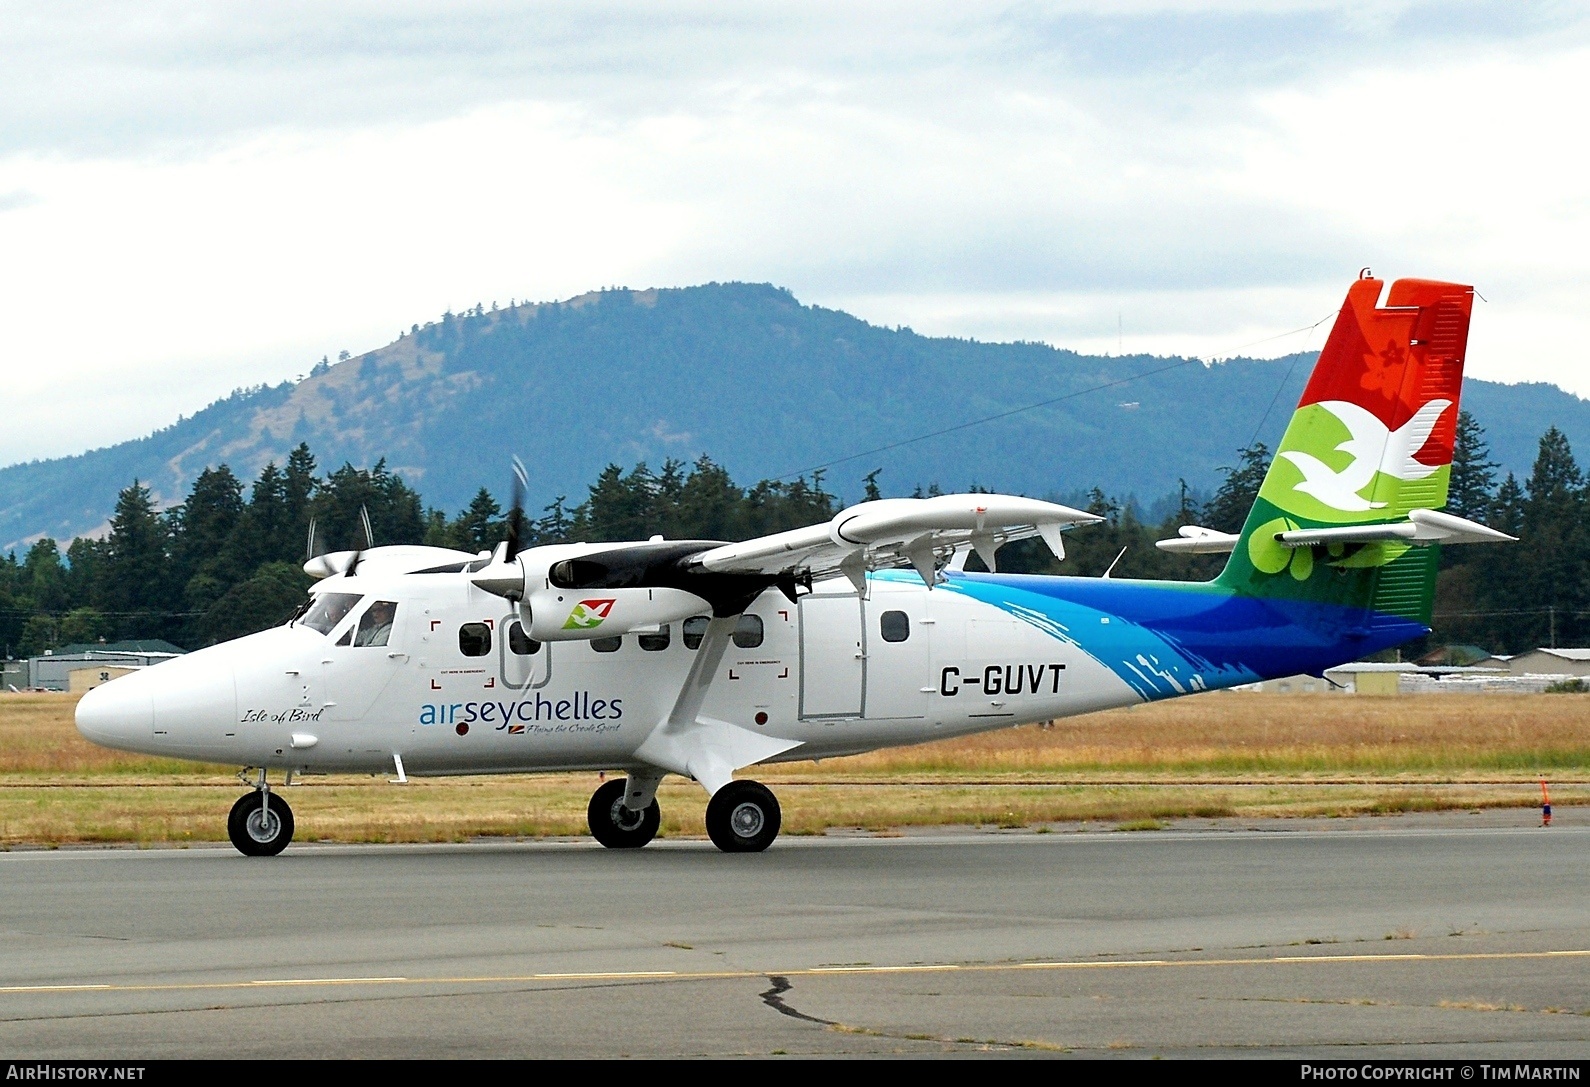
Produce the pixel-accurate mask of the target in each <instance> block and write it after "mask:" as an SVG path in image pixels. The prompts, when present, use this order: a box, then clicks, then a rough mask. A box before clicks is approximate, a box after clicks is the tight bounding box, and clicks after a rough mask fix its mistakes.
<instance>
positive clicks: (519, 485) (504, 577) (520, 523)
mask: <svg viewBox="0 0 1590 1087" xmlns="http://www.w3.org/2000/svg"><path fill="white" fill-rule="evenodd" d="M529 486H530V474H529V473H528V472H526V471H525V466H524V461H522V460H520V459H519V458H518V457H514V458H513V501H512V504H511V505H510V506H509V507H508V538H507V539H506V540H504V541H503V542H502V543H500V544H498V545H497V550H496V552H495V553H494V554H493V555H492V556H491V563H490V564H489V565H488V566H487V567H486V568H485V569H484V570H482V571H481V572H480V575H479V576H478V577H475V578H473V579H471V580H473V581H474V583H475V584H476V585H478V586H479V587H480V588H482V589H485V590H486V591H487V592H488V593H496V594H497V595H498V596H502V597H506V598H507V599H509V600H516V601H519V600H523V599H524V570H523V569H522V568H521V567H520V566H519V564H518V563H517V562H515V561H514V560H515V559H516V558H518V556H519V552H521V551H523V550H524V537H525V525H524V495H525V491H526V490H527V489H528V488H529ZM504 567H511V568H510V569H504ZM526 622H527V623H528V619H526Z"/></svg>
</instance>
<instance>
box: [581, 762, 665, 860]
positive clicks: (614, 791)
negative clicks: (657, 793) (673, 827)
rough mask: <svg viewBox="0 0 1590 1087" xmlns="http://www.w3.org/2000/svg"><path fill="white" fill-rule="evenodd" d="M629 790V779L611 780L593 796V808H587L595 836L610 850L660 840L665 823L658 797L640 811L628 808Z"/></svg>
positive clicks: (587, 818)
mask: <svg viewBox="0 0 1590 1087" xmlns="http://www.w3.org/2000/svg"><path fill="white" fill-rule="evenodd" d="M628 788H629V779H628V778H619V779H617V780H615V781H609V782H608V783H607V784H606V785H603V786H602V787H601V788H600V789H598V790H596V792H595V793H593V794H592V795H591V806H590V807H588V808H586V809H585V821H586V822H587V823H589V824H590V827H591V837H593V838H595V839H596V840H597V841H599V842H601V843H602V844H603V845H605V846H607V848H609V849H639V848H640V847H641V846H643V845H645V844H646V843H647V842H649V841H651V840H652V839H653V838H655V837H657V826H658V824H660V823H661V822H662V813H661V812H660V811H659V810H658V808H657V801H656V799H655V798H653V800H652V802H651V803H650V804H647V805H646V806H645V807H644V808H642V809H641V810H640V811H635V810H634V809H633V808H626V807H625V806H624V792H625V790H627V789H628Z"/></svg>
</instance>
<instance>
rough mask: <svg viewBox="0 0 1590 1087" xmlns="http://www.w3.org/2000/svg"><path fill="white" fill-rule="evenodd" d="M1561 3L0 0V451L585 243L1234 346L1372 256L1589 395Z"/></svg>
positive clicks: (574, 278)
mask: <svg viewBox="0 0 1590 1087" xmlns="http://www.w3.org/2000/svg"><path fill="white" fill-rule="evenodd" d="M1587 26H1590V20H1587V19H1586V18H1585V17H1583V16H1581V15H1579V14H1577V13H1576V12H1575V11H1574V9H1572V8H1570V7H1566V6H1557V5H1550V4H1457V3H1448V4H1414V3H1383V4H1370V5H1359V4H1354V5H1334V4H1321V3H1291V4H1287V3H1281V4H1274V3H1264V4H1257V3H1247V4H1244V3H1224V4H1222V3H1202V4H1192V3H1125V4H1103V3H1092V4H1090V3H1070V4H1066V3H1061V4H1051V5H1033V4H1011V5H1006V6H977V7H973V8H968V7H966V6H964V5H950V4H924V3H918V4H880V5H837V4H835V5H821V4H817V5H813V4H803V5H754V6H748V7H743V8H734V7H730V8H725V7H724V6H722V5H717V4H678V5H672V6H668V7H659V6H656V5H640V4H608V5H558V4H506V5H504V4H486V3H465V4H447V5H440V4H417V3H384V4H375V3H367V4H363V3H361V4H354V3H343V4H287V5H272V6H268V7H266V6H255V5H226V6H222V5H189V4H172V3H168V4H159V3H156V4H153V5H139V6H137V7H128V6H126V5H119V4H103V5H89V6H88V7H87V8H82V7H76V6H74V8H73V9H71V11H70V12H67V11H64V10H63V9H59V8H58V7H57V6H54V5H44V4H20V5H12V6H11V7H10V8H8V17H7V19H6V20H5V21H3V22H0V56H4V57H6V59H7V61H8V63H7V64H5V65H0V95H3V96H4V98H5V100H6V101H8V102H9V103H12V104H13V107H14V108H11V109H8V110H6V111H3V112H0V193H11V194H13V195H12V196H11V197H0V211H3V212H4V215H3V216H0V245H3V246H4V247H5V249H6V252H7V254H8V261H7V262H6V263H5V264H4V265H0V320H4V322H5V324H6V326H7V328H8V329H9V330H10V332H8V340H9V343H8V346H9V349H10V351H9V358H10V359H12V360H20V361H21V363H22V367H21V369H22V370H23V371H24V373H23V375H22V376H21V377H20V378H18V379H17V380H16V382H15V383H14V384H12V383H8V391H9V392H10V394H11V395H12V396H13V397H17V398H20V399H19V401H18V402H20V403H22V404H23V405H24V407H25V408H26V410H24V411H22V412H21V413H19V418H20V419H21V422H20V424H19V425H17V426H15V427H8V428H6V430H5V432H3V433H0V463H3V462H7V461H10V460H15V459H20V458H24V457H30V456H40V455H51V454H58V453H65V452H71V451H74V450H77V449H81V448H85V447H87V446H89V445H99V444H104V443H105V442H106V441H110V440H116V439H119V438H125V437H131V436H134V435H136V434H139V433H144V432H147V431H148V430H150V429H153V428H154V427H156V426H160V425H164V424H165V423H167V422H169V421H170V420H171V419H172V418H174V417H175V415H176V414H177V413H178V412H180V411H192V410H194V409H196V408H197V407H199V406H201V405H202V404H203V403H204V402H205V401H206V400H207V399H209V398H213V397H214V396H218V395H224V393H225V392H227V391H228V390H230V389H231V388H233V387H235V386H237V385H241V384H249V383H253V382H257V381H275V380H280V379H281V378H284V377H289V376H292V375H295V374H298V373H303V372H305V371H306V370H307V369H308V368H309V366H310V365H312V363H313V361H314V360H316V359H318V358H319V357H320V356H321V355H322V354H331V355H335V354H336V353H337V351H338V350H340V349H343V348H347V349H350V350H353V351H361V350H365V349H369V348H371V347H375V346H378V345H379V344H381V343H384V342H386V341H387V340H390V339H391V338H392V337H393V336H395V335H396V333H397V330H398V329H400V328H407V327H408V326H409V325H410V324H411V323H413V322H415V321H421V322H423V321H424V320H426V319H428V318H430V317H433V316H435V315H436V314H438V313H440V312H441V311H442V310H443V309H446V308H449V307H451V308H453V309H455V310H456V309H461V308H463V307H465V306H470V305H473V304H475V303H476V302H482V301H483V302H488V303H489V302H491V301H493V300H497V301H499V302H506V301H507V300H508V298H509V297H517V298H521V299H522V298H526V297H528V298H532V299H551V298H558V297H568V296H571V295H575V294H579V293H581V292H583V291H586V290H589V289H591V288H593V287H598V286H602V285H607V284H619V283H622V284H627V285H630V286H636V287H644V286H675V285H682V284H688V283H694V282H703V281H707V280H726V279H746V280H752V281H758V282H763V281H772V282H775V283H778V284H780V285H783V286H788V287H790V288H792V289H793V290H794V291H795V292H796V294H797V295H798V296H799V297H800V298H801V299H802V300H803V301H807V302H816V303H820V304H824V305H831V306H837V307H841V308H849V309H853V310H854V311H855V312H857V313H859V314H860V315H862V316H864V317H867V318H869V319H872V320H876V321H878V322H879V323H883V324H888V325H894V324H908V325H911V326H912V327H914V328H916V329H917V330H918V331H922V332H930V333H935V334H946V335H973V336H978V337H981V338H985V339H1010V338H1026V339H1043V340H1048V341H1051V342H1056V343H1059V344H1061V345H1062V346H1074V347H1078V348H1086V349H1108V350H1113V349H1115V347H1116V346H1117V345H1118V344H1119V345H1122V346H1124V347H1125V349H1126V350H1128V351H1142V350H1153V351H1161V352H1166V353H1229V351H1230V349H1231V348H1233V347H1234V346H1236V345H1240V344H1244V343H1247V342H1249V341H1253V340H1260V339H1263V338H1265V337H1268V336H1271V335H1274V334H1275V333H1278V332H1282V331H1285V330H1287V329H1290V328H1296V327H1299V326H1302V325H1306V324H1308V323H1310V322H1312V321H1314V320H1315V319H1316V318H1318V317H1319V316H1320V315H1321V314H1322V313H1326V312H1329V311H1330V310H1332V309H1333V308H1334V307H1335V306H1336V305H1338V304H1339V302H1340V298H1341V294H1342V290H1343V289H1344V287H1345V285H1346V283H1347V281H1348V280H1349V279H1350V278H1351V277H1352V276H1353V275H1354V274H1355V273H1356V271H1357V269H1358V268H1359V267H1360V266H1362V265H1364V264H1369V265H1372V266H1373V267H1375V269H1376V271H1377V272H1381V273H1383V274H1390V275H1405V274H1415V275H1437V276H1446V277H1451V278H1456V279H1461V280H1464V281H1473V282H1476V283H1478V284H1479V286H1480V289H1481V290H1482V291H1483V292H1485V294H1486V296H1487V297H1488V298H1491V299H1492V300H1493V301H1492V305H1491V306H1489V307H1482V308H1481V309H1480V311H1479V313H1478V314H1477V315H1476V322H1475V335H1474V340H1473V343H1474V350H1473V351H1472V352H1471V372H1474V373H1476V374H1479V375H1480V376H1491V377H1495V376H1506V377H1508V378H1509V379H1517V378H1534V379H1542V378H1544V379H1548V380H1555V381H1559V382H1561V383H1563V384H1564V385H1566V386H1567V387H1570V388H1574V389H1575V390H1576V391H1580V392H1583V393H1590V378H1587V377H1584V376H1582V375H1581V373H1580V371H1581V369H1582V367H1580V365H1579V356H1580V346H1579V345H1580V344H1582V343H1583V342H1584V340H1585V338H1586V336H1587V334H1590V327H1587V326H1590V317H1585V316H1583V315H1584V314H1586V313H1587V312H1590V308H1587V307H1586V306H1585V304H1584V303H1585V297H1586V292H1587V288H1590V257H1587V256H1586V254H1587V253H1590V246H1587V245H1586V244H1585V243H1586V242H1587V241H1590V238H1587V237H1586V233H1587V230H1590V201H1587V200H1586V198H1585V197H1584V196H1583V195H1582V185H1581V184H1580V179H1581V178H1582V177H1583V176H1584V175H1585V172H1586V170H1585V166H1586V162H1585V157H1586V156H1585V153H1584V152H1583V151H1582V150H1581V149H1580V148H1579V146H1578V144H1577V143H1576V142H1575V141H1573V140H1570V139H1565V138H1563V132H1564V125H1565V124H1571V123H1572V121H1573V119H1572V118H1565V117H1564V116H1563V109H1564V108H1565V107H1564V106H1562V105H1560V104H1562V103H1573V102H1578V101H1584V100H1586V98H1590V75H1584V74H1581V73H1584V72H1590V66H1587V65H1586V63H1585V62H1586V60H1587V59H1590V53H1587V51H1586V50H1587V48H1590V39H1587V36H1586V33H1585V31H1586V27H1587ZM8 201H9V202H8ZM1294 349H1297V348H1296V347H1294V346H1292V345H1291V344H1290V343H1281V342H1279V341H1277V342H1276V343H1274V344H1272V345H1271V346H1270V347H1268V348H1266V349H1265V350H1264V351H1262V352H1259V353H1270V354H1279V353H1283V352H1284V351H1287V350H1294ZM67 387H69V388H70V389H71V390H72V395H71V404H72V407H71V410H66V409H60V410H58V409H57V407H56V405H57V404H59V403H64V402H65V399H66V398H65V397H64V396H63V392H62V390H63V389H64V388H67ZM132 388H136V389H137V390H138V392H137V395H136V396H129V395H127V390H128V389H132ZM112 401H114V402H115V403H116V404H117V406H116V408H114V409H110V408H108V407H107V406H106V405H108V404H110V403H111V402H112Z"/></svg>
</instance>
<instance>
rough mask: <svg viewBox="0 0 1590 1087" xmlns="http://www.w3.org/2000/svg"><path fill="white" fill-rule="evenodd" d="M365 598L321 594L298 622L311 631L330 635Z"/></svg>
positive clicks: (350, 595)
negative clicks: (344, 617)
mask: <svg viewBox="0 0 1590 1087" xmlns="http://www.w3.org/2000/svg"><path fill="white" fill-rule="evenodd" d="M362 599H363V597H362V596H361V595H360V594H358V593H321V594H320V595H319V596H317V597H315V602H314V603H313V604H311V605H309V610H308V611H306V612H304V617H303V618H302V619H300V620H298V622H299V623H300V624H302V625H303V626H306V627H308V628H309V629H310V630H318V631H319V632H320V633H322V634H330V633H331V630H332V628H333V627H335V626H336V625H337V624H338V623H340V622H342V618H343V616H345V615H347V614H348V613H349V612H350V611H352V610H353V606H354V605H355V604H357V603H358V602H359V601H360V600H362Z"/></svg>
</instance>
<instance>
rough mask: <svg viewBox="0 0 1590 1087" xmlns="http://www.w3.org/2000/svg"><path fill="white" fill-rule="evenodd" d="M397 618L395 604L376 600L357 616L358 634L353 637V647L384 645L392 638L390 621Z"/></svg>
mask: <svg viewBox="0 0 1590 1087" xmlns="http://www.w3.org/2000/svg"><path fill="white" fill-rule="evenodd" d="M396 618H397V604H396V603H395V602H394V601H391V600H377V601H376V602H375V603H374V604H371V605H370V606H369V607H368V608H366V609H364V614H363V615H361V616H359V633H358V634H355V635H354V637H353V644H354V645H385V644H386V643H387V639H388V638H390V637H391V636H392V620H394V619H396Z"/></svg>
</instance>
